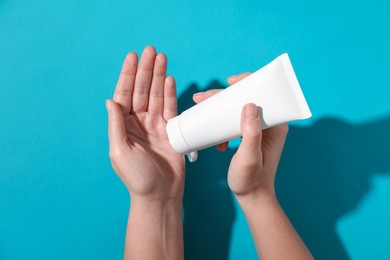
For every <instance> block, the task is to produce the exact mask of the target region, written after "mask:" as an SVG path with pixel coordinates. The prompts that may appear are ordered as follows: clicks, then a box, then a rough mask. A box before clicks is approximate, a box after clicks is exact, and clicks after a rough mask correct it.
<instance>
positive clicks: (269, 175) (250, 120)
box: [193, 73, 313, 260]
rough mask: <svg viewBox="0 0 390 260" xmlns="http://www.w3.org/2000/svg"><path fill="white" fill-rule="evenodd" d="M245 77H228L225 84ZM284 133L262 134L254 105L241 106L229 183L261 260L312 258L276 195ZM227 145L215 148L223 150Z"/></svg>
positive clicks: (284, 129)
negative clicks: (237, 142) (239, 128)
mask: <svg viewBox="0 0 390 260" xmlns="http://www.w3.org/2000/svg"><path fill="white" fill-rule="evenodd" d="M248 75H250V73H243V74H240V75H237V76H233V77H229V78H228V83H229V84H234V83H236V82H238V81H239V80H241V79H243V78H245V77H247V76H248ZM219 91H220V90H209V91H207V92H202V93H197V94H195V95H194V96H193V99H194V101H195V102H196V103H199V102H202V101H203V100H205V99H207V98H208V97H210V96H212V95H214V94H216V93H218V92H219ZM287 132H288V126H287V124H284V125H279V126H276V127H273V128H270V129H267V130H264V131H262V130H261V120H260V118H259V114H258V110H257V107H256V105H255V104H247V105H245V106H244V108H243V110H242V116H241V133H242V142H241V144H240V147H239V148H238V150H237V152H236V153H235V155H234V156H233V158H232V160H231V163H230V167H229V172H228V184H229V187H230V189H231V190H232V192H233V193H234V195H235V197H236V199H237V201H238V203H239V204H240V206H241V208H242V210H243V212H244V214H245V217H246V219H247V221H248V224H249V227H250V230H251V233H252V236H253V239H254V241H255V245H256V249H257V252H258V254H259V256H260V258H261V259H297V260H298V259H299V260H302V259H313V256H312V255H311V254H310V252H309V250H308V249H307V247H306V245H305V244H304V242H303V241H302V239H301V238H300V237H299V235H298V233H297V232H296V231H295V229H294V227H293V226H292V224H291V223H290V221H289V219H288V218H287V216H286V214H285V213H284V211H283V209H282V208H281V207H280V204H279V202H278V200H277V198H276V195H275V187H274V183H275V175H276V170H277V167H278V164H279V159H280V156H281V154H282V151H283V146H284V142H285V139H286V136H287ZM227 145H228V144H227V143H223V144H220V145H218V147H217V148H218V149H219V150H220V151H224V150H226V148H227Z"/></svg>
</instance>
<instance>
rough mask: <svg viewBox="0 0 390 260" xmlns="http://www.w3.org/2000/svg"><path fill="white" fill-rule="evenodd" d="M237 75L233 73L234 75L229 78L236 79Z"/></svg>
mask: <svg viewBox="0 0 390 260" xmlns="http://www.w3.org/2000/svg"><path fill="white" fill-rule="evenodd" d="M235 77H237V75H232V76H230V77H228V79H234V78H235Z"/></svg>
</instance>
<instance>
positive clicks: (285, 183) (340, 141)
mask: <svg viewBox="0 0 390 260" xmlns="http://www.w3.org/2000/svg"><path fill="white" fill-rule="evenodd" d="M225 87H226V86H224V85H222V84H220V83H219V82H217V81H213V82H211V83H210V84H209V85H208V86H207V88H206V89H200V88H199V87H198V86H196V85H195V84H192V85H190V86H189V87H188V88H187V90H186V91H185V92H184V94H183V95H181V96H180V98H179V108H181V110H182V111H183V110H185V109H186V108H189V107H191V106H193V105H194V102H193V101H192V94H194V93H196V92H199V91H204V90H207V89H214V88H225ZM389 129H390V117H386V118H383V119H380V120H376V121H373V122H369V123H365V124H359V125H352V124H348V123H346V122H343V121H341V120H339V119H336V118H324V119H321V120H319V121H317V122H315V123H314V124H313V125H311V126H308V127H297V126H290V130H289V133H288V136H287V140H286V144H285V148H284V151H283V155H282V158H281V161H280V164H279V168H278V173H277V175H276V193H277V196H278V199H279V201H280V203H281V205H282V207H283V209H284V210H285V211H286V214H287V215H288V217H289V219H290V220H291V222H292V223H293V225H294V227H295V228H296V229H297V231H298V233H299V234H300V235H301V237H302V238H303V240H304V241H305V243H306V245H307V246H308V247H309V249H310V251H311V252H312V254H313V255H314V257H315V258H316V259H349V258H350V257H349V256H348V254H347V252H346V250H345V248H344V246H343V244H342V242H341V240H340V238H339V237H338V235H337V232H336V224H337V221H338V220H339V219H340V218H341V217H343V216H344V215H346V214H348V213H349V212H351V211H352V210H353V209H355V207H356V206H357V205H358V204H359V203H360V201H361V199H362V198H363V197H364V196H365V195H366V194H367V193H368V191H369V189H370V187H369V181H370V178H371V177H372V175H373V174H375V173H383V172H390V160H389V158H390V149H389V148H388V147H390V137H389V136H388V131H389ZM234 153H235V149H228V150H227V151H226V152H224V153H221V152H218V151H217V150H216V148H215V147H212V148H209V149H206V150H202V151H201V152H199V158H198V160H197V161H196V162H194V163H187V166H186V167H187V169H186V171H187V172H186V186H185V193H184V243H185V259H205V260H207V259H228V258H229V256H228V252H229V245H230V236H231V230H232V225H233V221H234V218H235V208H234V204H233V196H232V194H231V192H230V190H229V188H228V186H227V179H226V177H227V171H228V167H229V163H230V159H231V158H232V156H233V154H234Z"/></svg>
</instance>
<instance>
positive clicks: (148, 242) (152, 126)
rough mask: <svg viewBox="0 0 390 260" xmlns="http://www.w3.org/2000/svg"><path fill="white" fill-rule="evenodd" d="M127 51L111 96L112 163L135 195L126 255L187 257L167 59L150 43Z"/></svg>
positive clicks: (179, 158)
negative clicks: (172, 136) (170, 131)
mask: <svg viewBox="0 0 390 260" xmlns="http://www.w3.org/2000/svg"><path fill="white" fill-rule="evenodd" d="M137 63H138V57H137V54H135V53H133V52H131V53H129V54H128V55H127V57H126V59H125V61H124V63H123V67H122V71H121V73H120V76H119V79H118V83H117V86H116V89H115V93H114V97H113V100H107V101H106V105H107V110H108V135H109V141H110V152H109V155H110V159H111V163H112V167H113V169H114V170H115V172H116V173H117V175H118V176H119V177H120V178H121V180H122V181H123V183H124V184H125V185H126V187H127V189H128V190H129V193H130V197H131V205H130V213H129V218H128V225H127V232H126V243H125V257H124V258H125V259H183V257H184V254H183V228H182V199H183V191H184V168H185V167H184V158H183V156H182V155H180V154H178V153H176V152H175V151H174V150H173V149H172V148H171V146H170V144H169V142H168V137H167V133H166V130H165V127H166V123H167V121H168V120H169V119H170V118H172V117H174V116H176V114H177V99H176V86H175V80H174V79H173V78H172V77H170V76H168V77H167V76H166V70H167V58H166V56H165V55H164V54H162V53H159V54H156V50H155V49H154V48H153V47H151V46H148V47H146V48H145V50H144V51H143V54H142V57H141V60H140V62H139V64H137Z"/></svg>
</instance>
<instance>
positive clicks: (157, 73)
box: [148, 53, 167, 115]
mask: <svg viewBox="0 0 390 260" xmlns="http://www.w3.org/2000/svg"><path fill="white" fill-rule="evenodd" d="M166 73H167V58H166V56H165V54H163V53H159V54H158V55H157V57H156V60H155V61H154V68H153V78H152V85H151V87H150V92H149V104H148V112H149V113H151V114H157V115H161V114H162V113H163V107H164V82H165V77H166Z"/></svg>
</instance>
